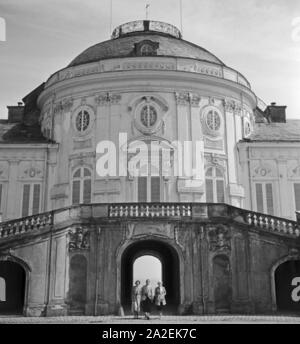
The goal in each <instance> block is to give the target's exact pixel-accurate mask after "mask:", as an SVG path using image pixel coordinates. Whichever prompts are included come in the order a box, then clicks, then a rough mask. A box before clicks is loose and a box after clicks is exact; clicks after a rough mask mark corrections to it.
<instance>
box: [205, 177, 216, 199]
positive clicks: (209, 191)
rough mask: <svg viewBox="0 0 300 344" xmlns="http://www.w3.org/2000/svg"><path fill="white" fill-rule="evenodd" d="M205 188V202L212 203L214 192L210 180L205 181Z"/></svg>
mask: <svg viewBox="0 0 300 344" xmlns="http://www.w3.org/2000/svg"><path fill="white" fill-rule="evenodd" d="M205 188H206V202H208V203H212V202H213V201H214V190H213V180H212V179H206V180H205Z"/></svg>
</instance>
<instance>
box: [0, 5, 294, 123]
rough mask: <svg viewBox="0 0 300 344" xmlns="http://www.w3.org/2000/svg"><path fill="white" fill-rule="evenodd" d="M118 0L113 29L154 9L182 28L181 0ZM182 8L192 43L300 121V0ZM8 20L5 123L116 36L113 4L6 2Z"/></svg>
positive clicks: (0, 113)
mask: <svg viewBox="0 0 300 344" xmlns="http://www.w3.org/2000/svg"><path fill="white" fill-rule="evenodd" d="M112 1H113V27H115V26H117V25H119V24H121V23H124V22H127V21H131V20H137V19H144V18H145V4H146V3H149V4H150V19H153V20H161V21H165V22H169V23H171V24H174V25H176V26H178V27H180V15H179V0H147V1H145V0H112ZM182 3H183V37H184V39H186V40H188V41H191V42H193V43H196V44H198V45H200V46H202V47H204V48H206V49H207V50H209V51H211V52H212V53H214V54H215V55H216V56H218V57H219V58H220V59H221V60H222V61H223V62H224V63H225V64H226V65H228V66H230V67H232V68H234V69H237V70H238V71H240V72H241V73H242V74H244V75H245V76H246V78H247V79H248V80H249V81H250V83H251V85H252V88H253V90H254V92H255V93H256V94H257V95H258V96H259V97H260V98H262V99H263V100H264V101H265V102H266V103H270V102H271V101H275V102H277V103H278V104H283V105H287V106H288V108H287V114H288V117H289V118H299V119H300V101H299V100H300V30H299V33H297V31H296V30H297V29H296V26H295V25H298V26H300V0H243V1H241V0H182ZM0 17H2V18H4V19H5V21H6V31H7V32H6V33H7V34H6V42H1V41H0V117H1V118H4V117H6V116H7V110H6V105H14V104H16V103H17V102H18V101H19V100H21V99H22V98H23V97H24V96H25V95H26V94H28V93H29V92H30V91H31V90H33V89H34V88H35V87H36V86H38V85H39V84H40V83H42V82H43V81H45V80H46V79H47V78H48V77H49V76H50V75H51V74H52V73H54V72H55V71H57V70H58V69H61V68H63V67H65V66H66V65H67V64H68V63H69V62H70V61H71V60H72V59H73V58H74V57H75V56H77V55H78V54H79V53H80V52H82V51H83V50H84V49H86V48H87V47H89V46H91V45H93V44H95V43H97V42H101V41H104V40H107V39H108V38H109V36H110V0H84V1H83V0H81V1H79V0H47V1H46V0H0ZM293 21H294V24H295V25H294V26H293V25H292V23H293ZM297 23H298V24H297ZM293 30H295V31H294V35H293ZM0 37H1V35H0Z"/></svg>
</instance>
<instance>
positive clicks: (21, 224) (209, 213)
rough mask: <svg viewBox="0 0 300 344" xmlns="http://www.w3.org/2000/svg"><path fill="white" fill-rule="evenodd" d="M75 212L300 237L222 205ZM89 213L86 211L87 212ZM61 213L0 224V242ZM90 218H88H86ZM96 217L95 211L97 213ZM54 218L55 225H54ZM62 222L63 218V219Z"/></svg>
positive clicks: (291, 227)
mask: <svg viewBox="0 0 300 344" xmlns="http://www.w3.org/2000/svg"><path fill="white" fill-rule="evenodd" d="M99 207H100V208H102V210H101V211H100V213H99V214H101V215H93V209H94V208H95V209H98V208H99ZM71 208H72V209H73V208H75V209H77V210H76V212H77V213H78V214H77V215H78V217H79V218H80V217H81V216H83V217H85V218H86V216H88V217H102V218H104V219H105V218H110V219H118V218H121V219H126V218H128V219H167V220H172V219H176V220H195V221H199V220H200V221H203V222H207V221H209V222H216V221H217V222H220V221H221V222H224V223H226V222H227V221H233V222H235V223H240V224H243V225H245V226H249V227H252V228H255V229H258V230H263V231H268V232H271V233H277V234H279V235H285V236H290V237H297V238H298V237H299V236H300V227H299V224H298V223H297V222H296V221H292V220H289V219H284V218H280V217H276V216H271V215H267V214H262V213H258V212H253V211H250V210H245V209H241V208H237V207H234V206H231V205H228V204H224V203H222V204H221V203H112V204H107V203H106V204H104V203H99V204H82V205H79V206H75V207H74V206H73V207H67V208H65V209H64V210H66V209H71ZM88 209H89V211H87V210H88ZM61 211H62V209H60V210H55V211H51V212H47V213H42V214H38V215H33V216H28V217H24V218H21V219H17V220H11V221H7V222H2V223H0V239H4V238H8V237H13V236H16V235H20V234H24V233H30V232H33V231H36V230H37V231H41V230H42V229H44V228H46V227H47V226H53V225H58V224H59V223H60V222H61V221H62V220H60V219H59V216H56V215H57V214H59V213H60V212H61ZM87 214H89V215H87ZM95 214H97V211H96V213H95ZM54 216H56V220H55V221H56V222H58V223H54V222H55V221H54ZM63 218H64V220H63V221H65V216H64V217H63Z"/></svg>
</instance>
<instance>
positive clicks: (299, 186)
mask: <svg viewBox="0 0 300 344" xmlns="http://www.w3.org/2000/svg"><path fill="white" fill-rule="evenodd" d="M294 196H295V208H296V211H300V183H294Z"/></svg>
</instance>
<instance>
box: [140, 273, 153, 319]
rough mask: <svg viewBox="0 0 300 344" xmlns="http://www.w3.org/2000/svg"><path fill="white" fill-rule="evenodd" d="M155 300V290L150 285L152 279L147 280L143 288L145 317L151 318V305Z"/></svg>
mask: <svg viewBox="0 0 300 344" xmlns="http://www.w3.org/2000/svg"><path fill="white" fill-rule="evenodd" d="M152 300H153V291H152V288H151V286H150V280H149V279H147V280H146V284H145V285H144V286H143V288H142V308H143V311H144V313H145V318H146V319H148V320H149V319H150V313H151V305H152Z"/></svg>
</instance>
